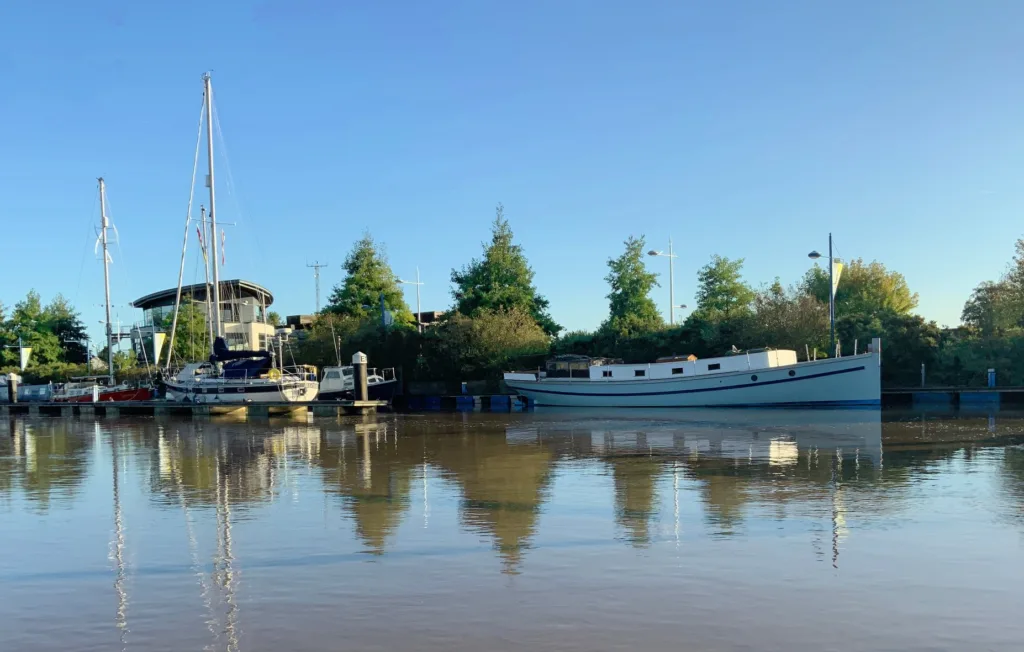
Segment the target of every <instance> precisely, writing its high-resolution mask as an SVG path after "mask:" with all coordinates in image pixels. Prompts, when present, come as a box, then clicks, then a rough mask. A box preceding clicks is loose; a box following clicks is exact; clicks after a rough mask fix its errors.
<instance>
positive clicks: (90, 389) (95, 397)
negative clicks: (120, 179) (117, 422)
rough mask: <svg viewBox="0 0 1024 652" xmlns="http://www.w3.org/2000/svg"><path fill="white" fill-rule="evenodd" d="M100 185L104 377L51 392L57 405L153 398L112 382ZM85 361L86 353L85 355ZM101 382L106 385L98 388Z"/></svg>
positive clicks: (107, 222)
mask: <svg viewBox="0 0 1024 652" xmlns="http://www.w3.org/2000/svg"><path fill="white" fill-rule="evenodd" d="M99 183H100V233H99V238H98V239H97V242H96V244H97V246H100V245H102V248H103V289H104V297H105V299H106V304H105V307H106V311H107V312H106V335H107V375H106V377H105V378H104V377H102V376H85V377H82V378H72V379H71V380H70V381H69V382H66V383H63V384H61V385H59V386H57V387H56V388H55V389H54V393H53V396H52V400H54V401H56V402H58V403H91V402H94V401H148V400H150V399H152V398H153V390H152V389H150V388H149V387H132V386H131V385H128V384H127V383H121V384H120V385H118V384H117V381H116V380H115V378H114V337H113V330H112V322H111V320H110V254H109V253H108V252H107V231H108V230H109V229H110V220H109V219H108V218H107V193H106V188H107V186H106V184H105V183H104V181H103V177H100V178H99ZM86 357H88V351H87V352H86ZM104 380H105V383H106V384H101V383H102V382H103V381H104Z"/></svg>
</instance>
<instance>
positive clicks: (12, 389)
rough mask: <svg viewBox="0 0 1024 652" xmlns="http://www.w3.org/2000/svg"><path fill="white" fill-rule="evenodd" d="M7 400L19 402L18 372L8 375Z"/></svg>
mask: <svg viewBox="0 0 1024 652" xmlns="http://www.w3.org/2000/svg"><path fill="white" fill-rule="evenodd" d="M7 400H9V401H10V402H11V403H17V402H18V374H8V376H7Z"/></svg>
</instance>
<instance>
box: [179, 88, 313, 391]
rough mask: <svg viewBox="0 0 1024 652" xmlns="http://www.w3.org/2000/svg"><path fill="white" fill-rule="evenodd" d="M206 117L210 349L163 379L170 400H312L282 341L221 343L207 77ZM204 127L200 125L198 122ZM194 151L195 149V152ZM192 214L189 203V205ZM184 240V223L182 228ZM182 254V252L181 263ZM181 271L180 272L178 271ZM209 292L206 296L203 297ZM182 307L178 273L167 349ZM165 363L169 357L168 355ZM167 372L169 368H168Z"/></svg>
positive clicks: (307, 379)
mask: <svg viewBox="0 0 1024 652" xmlns="http://www.w3.org/2000/svg"><path fill="white" fill-rule="evenodd" d="M203 93H204V100H205V102H204V111H203V113H204V115H205V125H206V154H207V164H208V166H209V174H208V176H207V184H208V185H209V187H210V210H209V213H208V218H209V220H210V227H211V231H212V233H213V237H211V238H209V243H208V246H210V247H212V248H213V249H212V255H211V256H209V257H208V260H209V263H210V265H211V267H210V268H208V269H209V270H210V271H211V272H212V273H211V279H212V285H213V288H212V289H213V292H212V294H213V303H212V308H211V309H210V310H209V312H208V313H207V319H208V320H209V322H210V323H209V325H210V327H211V330H212V332H213V338H212V339H213V347H212V349H213V350H212V351H211V353H210V358H209V360H208V361H202V362H193V363H191V364H187V365H185V367H184V368H183V369H182V370H181V371H179V372H178V373H177V374H176V375H175V376H173V377H171V378H169V379H167V380H165V381H164V387H165V389H166V395H167V399H168V400H169V401H179V402H192V403H254V402H295V401H312V400H315V399H316V397H317V393H318V392H319V385H318V383H317V372H316V368H315V367H306V366H302V367H285V366H284V351H283V346H282V344H281V340H280V338H276V339H277V343H278V356H276V357H277V359H276V361H275V356H274V354H273V353H272V352H270V351H233V350H230V349H229V347H228V345H227V342H226V341H225V339H224V332H223V328H222V324H221V301H220V266H219V264H218V249H217V237H216V234H217V208H216V206H217V203H216V193H215V185H214V175H213V167H214V166H213V87H212V85H211V81H210V74H209V73H207V74H205V75H203ZM200 129H202V122H201V123H200ZM197 152H198V150H197ZM190 211H191V205H190ZM185 233H186V238H187V236H188V222H187V221H186V227H185ZM184 255H185V250H184V248H182V261H184ZM182 269H183V268H182ZM209 296H210V293H207V297H209ZM180 309H181V272H179V275H178V298H177V300H176V301H175V306H174V320H173V322H172V326H171V338H170V339H171V341H170V345H169V346H171V347H173V346H174V336H175V329H176V327H177V323H178V313H179V311H180ZM167 358H168V365H169V364H170V355H168V356H167ZM168 368H169V367H168Z"/></svg>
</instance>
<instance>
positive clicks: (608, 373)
mask: <svg viewBox="0 0 1024 652" xmlns="http://www.w3.org/2000/svg"><path fill="white" fill-rule="evenodd" d="M601 376H602V377H604V378H611V377H612V370H611V369H606V370H604V371H602V372H601Z"/></svg>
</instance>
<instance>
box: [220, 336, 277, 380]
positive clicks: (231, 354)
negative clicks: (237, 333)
mask: <svg viewBox="0 0 1024 652" xmlns="http://www.w3.org/2000/svg"><path fill="white" fill-rule="evenodd" d="M270 361H271V356H270V352H269V351H231V350H230V349H228V345H227V343H226V342H225V341H224V338H223V337H218V338H217V339H216V340H214V342H213V354H212V355H210V362H211V363H213V364H217V363H218V362H222V363H224V367H223V369H224V378H259V377H260V376H262V375H263V374H265V373H267V371H269V370H270Z"/></svg>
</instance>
